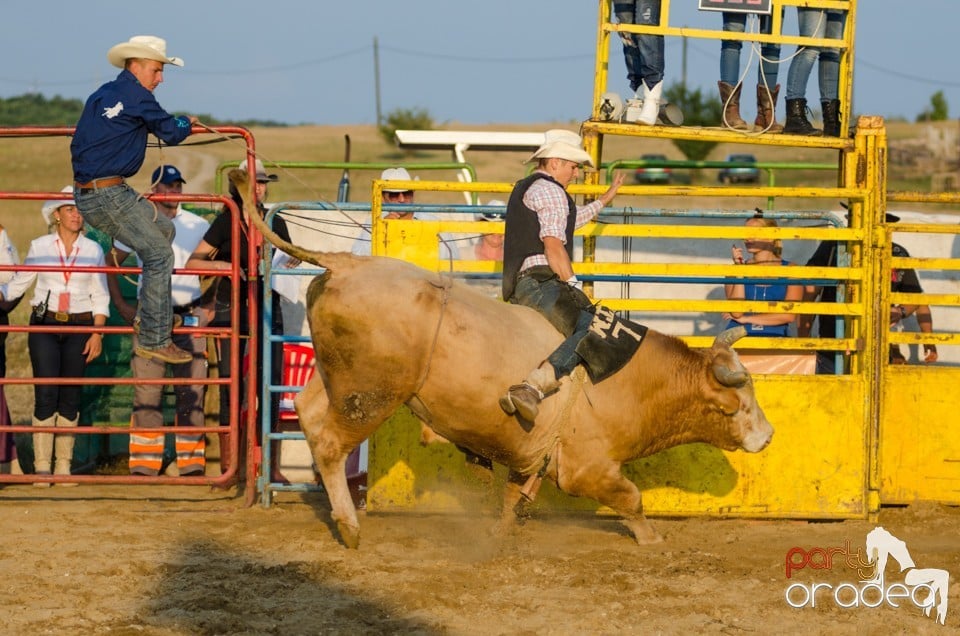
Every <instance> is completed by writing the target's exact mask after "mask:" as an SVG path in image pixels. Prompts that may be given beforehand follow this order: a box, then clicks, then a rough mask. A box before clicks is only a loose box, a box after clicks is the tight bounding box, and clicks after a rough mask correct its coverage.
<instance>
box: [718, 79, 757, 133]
mask: <svg viewBox="0 0 960 636" xmlns="http://www.w3.org/2000/svg"><path fill="white" fill-rule="evenodd" d="M717 88H719V89H720V103H721V104H722V105H723V120H722V122H723V127H724V128H730V129H731V130H749V129H750V126H748V125H747V122H745V121H744V120H743V118H742V117H740V89H741V88H743V84H737V86H736V88H734V87H733V86H731V85H730V84H727V83H726V82H717Z"/></svg>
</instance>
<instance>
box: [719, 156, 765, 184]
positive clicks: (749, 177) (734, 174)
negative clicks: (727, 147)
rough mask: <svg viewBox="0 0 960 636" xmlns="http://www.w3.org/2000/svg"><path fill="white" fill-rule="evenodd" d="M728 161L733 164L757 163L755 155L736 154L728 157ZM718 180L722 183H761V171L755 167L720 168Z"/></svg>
mask: <svg viewBox="0 0 960 636" xmlns="http://www.w3.org/2000/svg"><path fill="white" fill-rule="evenodd" d="M726 161H727V163H733V164H745V163H757V158H756V157H754V156H753V155H745V154H734V155H727V159H726ZM717 180H718V181H720V183H760V169H759V168H757V167H754V166H743V167H736V166H730V167H725V168H720V172H719V173H717Z"/></svg>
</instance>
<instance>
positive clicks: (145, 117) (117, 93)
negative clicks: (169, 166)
mask: <svg viewBox="0 0 960 636" xmlns="http://www.w3.org/2000/svg"><path fill="white" fill-rule="evenodd" d="M148 133H153V134H154V135H156V136H157V137H158V138H159V139H161V140H163V141H164V142H166V143H167V144H169V145H171V146H175V145H176V144H178V143H180V142H181V141H183V140H184V139H186V138H187V137H188V136H189V135H190V120H189V119H187V118H186V117H174V116H173V115H171V114H170V113H168V112H167V111H165V110H163V108H161V107H160V104H158V103H157V100H156V99H155V98H154V96H153V93H151V92H150V91H148V90H147V89H146V88H144V87H143V85H141V84H140V82H138V81H137V78H136V77H134V75H133V73H131V72H130V71H128V70H123V71H121V72H120V74H119V75H117V79H115V80H113V81H112V82H107V83H106V84H104V85H103V86H101V87H100V88H98V89H97V90H96V92H94V93H93V94H92V95H91V96H90V97H89V99H87V103H86V105H84V107H83V114H81V115H80V121H78V122H77V130H76V132H75V133H74V135H73V141H72V142H71V143H70V154H71V156H72V159H73V178H74V180H75V181H77V182H78V183H86V182H87V181H91V180H93V179H100V178H103V177H112V176H121V177H132V176H133V175H135V174H136V173H137V171H138V170H140V166H142V165H143V159H144V155H146V150H147V134H148Z"/></svg>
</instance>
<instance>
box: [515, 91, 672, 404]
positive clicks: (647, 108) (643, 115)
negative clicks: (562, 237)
mask: <svg viewBox="0 0 960 636" xmlns="http://www.w3.org/2000/svg"><path fill="white" fill-rule="evenodd" d="M642 84H643V106H641V107H640V115H639V116H638V117H637V123H638V124H643V125H644V126H653V125H654V124H656V123H657V117H659V116H660V98H661V96H662V95H663V81H662V80H661V81H660V82H657V85H656V86H654V87H653V88H650V87H649V86H647V83H646V82H642ZM531 421H532V420H531Z"/></svg>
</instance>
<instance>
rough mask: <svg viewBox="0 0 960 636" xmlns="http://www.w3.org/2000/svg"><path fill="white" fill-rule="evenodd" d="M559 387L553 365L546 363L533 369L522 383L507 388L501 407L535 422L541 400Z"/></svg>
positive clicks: (507, 411) (508, 412) (511, 413)
mask: <svg viewBox="0 0 960 636" xmlns="http://www.w3.org/2000/svg"><path fill="white" fill-rule="evenodd" d="M559 387H560V383H559V382H558V381H557V376H556V372H554V370H553V366H552V365H550V364H549V363H544V364H543V365H541V366H539V367H537V368H536V369H534V370H533V371H531V372H530V375H528V376H527V379H526V380H524V381H523V383H522V384H514V385H513V386H511V387H510V388H509V389H508V390H507V394H506V395H504V396H503V397H502V398H500V408H501V409H503V412H504V413H506V414H507V415H513V414H515V413H516V414H519V415H520V417H522V418H523V419H525V420H527V421H528V422H533V421H534V420H536V419H537V414H538V413H539V412H540V407H539V405H540V402H542V401H543V398H545V397H546V396H548V395H550V394H551V393H553V392H554V391H556V390H557V389H558V388H559Z"/></svg>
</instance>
